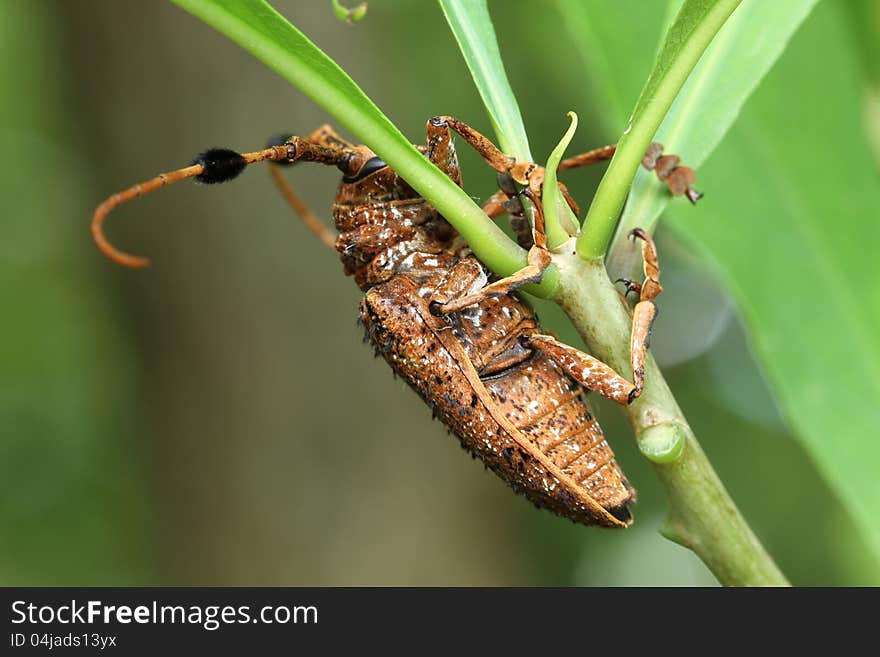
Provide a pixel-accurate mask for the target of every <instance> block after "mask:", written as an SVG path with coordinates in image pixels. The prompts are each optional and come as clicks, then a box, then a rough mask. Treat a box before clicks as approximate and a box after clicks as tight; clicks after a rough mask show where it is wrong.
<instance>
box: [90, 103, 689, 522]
mask: <svg viewBox="0 0 880 657" xmlns="http://www.w3.org/2000/svg"><path fill="white" fill-rule="evenodd" d="M427 133H428V135H427V137H428V138H427V144H426V146H420V147H418V148H419V150H420V151H421V152H422V153H424V155H425V156H427V157H428V158H429V159H430V160H431V162H433V163H434V164H436V165H437V166H438V167H439V168H440V169H441V170H442V171H443V172H444V173H445V174H446V175H448V176H449V177H450V178H451V179H452V180H453V181H454V182H455V183H457V184H458V185H461V172H460V169H459V165H458V160H457V157H456V152H455V146H454V144H453V133H457V134H458V135H459V136H461V137H462V138H463V139H464V140H465V141H466V142H467V143H468V144H470V145H471V146H472V147H474V148H475V149H476V150H477V152H479V154H480V155H481V156H482V157H483V159H484V160H485V161H486V162H487V163H488V164H489V165H490V166H491V167H492V168H493V169H495V171H496V172H497V173H498V182H499V191H498V192H496V193H495V194H494V195H493V196H492V197H491V198H490V199H489V200H488V201H487V202H486V204H485V205H484V209H485V211H486V213H487V214H488V215H490V216H492V217H495V216H498V215H500V214H503V213H505V212H507V213H508V214H509V215H510V216H511V217H512V219H513V220H514V227H515V230H516V232H517V236H518V239H519V241H520V243H523V244H525V245H526V246H527V247H528V248H529V254H528V265H527V266H526V267H525V268H523V269H522V270H520V271H518V272H516V273H514V274H513V275H511V276H508V277H506V278H501V279H497V278H493V277H491V276H490V275H489V274H488V272H487V271H486V268H485V267H484V266H483V265H482V264H481V263H480V262H479V261H478V260H477V259H476V257H475V256H474V255H473V254H472V253H471V252H470V251H469V249H468V248H467V246H466V245H461V244H459V243H457V242H456V232H455V230H454V229H453V228H452V226H451V225H450V224H449V223H448V222H447V221H446V219H444V218H443V217H442V216H441V215H440V214H439V213H438V212H437V210H435V209H434V208H433V207H432V206H431V205H430V204H429V203H428V202H427V201H426V200H425V199H423V198H422V197H420V196H419V195H418V193H416V192H415V191H414V190H413V189H412V188H411V187H410V186H409V185H408V184H407V183H406V181H404V180H402V179H401V178H400V177H399V176H398V175H397V174H396V173H395V172H394V170H392V169H391V167H389V166H388V165H387V164H386V163H385V162H383V161H382V160H381V159H380V158H379V157H378V156H376V154H375V153H373V151H371V150H370V149H369V148H367V147H366V146H356V145H353V144H351V143H349V142H347V141H345V140H344V139H342V138H341V137H340V136H339V135H337V134H336V133H335V132H334V131H333V130H332V129H331V128H330V127H329V126H324V127H322V128H319V129H318V130H317V131H315V132H314V133H313V134H312V135H311V136H309V137H294V136H288V135H283V136H280V137H276V138H274V139H273V140H270V143H269V145H268V146H267V147H266V148H265V149H263V150H260V151H256V152H252V153H245V154H243V155H242V154H239V153H236V152H234V151H231V150H226V149H212V150H209V151H206V152H204V153H202V154H200V155H199V156H198V157H196V159H195V160H194V161H193V163H192V164H191V165H190V166H188V167H185V168H183V169H179V170H177V171H173V172H171V173H163V174H160V175H159V176H157V177H156V178H153V179H151V180H148V181H146V182H143V183H140V184H138V185H134V186H133V187H130V188H129V189H127V190H125V191H122V192H119V193H118V194H114V195H113V196H111V197H110V198H108V199H107V200H106V201H104V202H103V203H102V204H101V205H100V206H98V208H97V209H96V210H95V214H94V217H93V220H92V234H93V236H94V239H95V241H96V243H97V245H98V247H99V248H100V249H101V250H102V251H103V252H104V253H105V254H106V255H107V256H108V257H109V258H111V259H112V260H114V261H115V262H117V263H119V264H122V265H126V266H129V267H144V266H146V265H147V264H148V261H147V260H146V259H144V258H139V257H136V256H132V255H129V254H126V253H123V252H121V251H119V250H117V249H116V248H115V247H113V246H112V245H111V244H110V243H109V242H108V241H107V239H106V238H105V236H104V233H103V222H104V219H105V218H106V217H107V215H108V213H109V212H110V211H111V210H113V209H114V208H115V207H117V206H118V205H120V204H122V203H125V202H126V201H129V200H131V199H133V198H136V197H138V196H141V195H142V194H145V193H148V192H151V191H153V190H155V189H157V188H159V187H162V186H164V185H168V184H171V183H174V182H178V181H180V180H184V179H186V178H195V179H196V180H197V181H199V182H202V183H209V184H210V183H219V182H225V181H227V180H231V179H232V178H235V177H236V176H238V175H239V174H240V173H241V172H242V171H243V170H244V169H245V167H246V166H247V165H249V164H253V163H255V162H261V161H270V162H273V163H275V164H276V165H281V166H286V165H290V164H293V163H295V162H299V161H309V162H319V163H321V164H327V165H334V166H336V167H337V168H338V169H340V170H341V171H342V174H343V178H342V183H341V184H340V186H339V189H338V191H337V194H336V199H335V202H334V204H333V218H334V221H335V224H336V228H337V230H338V236H333V235H332V233H331V232H330V231H329V230H328V229H327V228H326V227H325V226H324V225H323V224H322V223H321V222H320V221H319V220H318V219H317V218H316V217H315V216H314V215H313V214H312V213H311V212H310V211H309V210H308V208H306V207H305V205H304V204H303V203H302V202H301V200H300V199H299V197H298V196H297V194H296V193H295V192H294V190H293V189H292V188H291V187H290V186H289V185H287V183H286V182H285V180H284V178H283V176H282V173H281V170H280V167H272V176H273V179H274V180H275V183H276V184H277V185H278V187H279V189H280V190H281V192H282V193H283V194H284V196H285V197H286V198H287V200H288V201H289V203H290V204H291V205H292V206H293V208H294V209H295V210H296V212H297V213H298V214H299V215H300V216H301V217H302V218H303V220H304V221H305V223H306V225H307V226H308V228H309V229H310V230H311V231H312V232H313V233H315V234H316V235H317V236H318V237H319V238H320V239H321V240H322V241H323V242H324V243H325V244H328V245H330V246H333V247H335V249H336V250H337V251H338V252H339V254H340V256H341V259H342V263H343V265H344V267H345V273H346V274H347V275H352V276H354V279H355V281H356V282H357V284H358V286H359V287H360V288H361V290H363V292H364V293H365V295H364V298H363V300H362V301H361V304H360V320H361V322H362V323H363V325H364V327H365V329H366V335H367V337H368V339H369V340H370V341H371V342H372V343H373V345H374V347H375V349H376V350H377V352H378V353H381V354H382V356H383V357H384V358H385V360H386V361H387V362H388V363H389V365H391V367H392V368H393V369H394V370H395V371H396V372H397V373H398V374H400V375H401V376H402V377H403V378H404V379H405V380H406V381H407V382H408V383H409V385H410V386H412V387H413V388H414V389H415V390H416V392H418V393H419V395H420V396H421V397H422V399H423V400H424V401H425V402H426V403H427V404H428V405H429V406H430V407H431V408H432V410H433V413H434V414H435V415H436V416H437V417H439V418H440V420H441V421H442V422H443V423H444V424H446V426H447V427H449V428H450V429H451V430H452V432H453V433H455V435H456V436H458V438H459V439H460V441H461V444H462V446H463V447H464V448H465V449H466V450H468V451H469V452H471V453H472V454H474V455H475V456H478V457H479V458H480V459H481V460H482V461H483V463H485V464H486V466H487V467H488V468H489V469H490V470H492V471H493V472H494V473H495V474H497V475H498V476H499V477H501V478H502V479H503V480H504V481H505V482H507V483H508V484H509V485H510V486H511V488H513V490H514V491H516V492H519V493H522V494H524V495H525V496H526V497H527V498H528V499H529V500H531V501H532V502H534V503H535V504H536V505H537V506H539V507H544V508H547V509H550V510H551V511H553V512H555V513H557V514H559V515H561V516H564V517H566V518H569V519H571V520H574V521H576V522H580V523H583V524H586V525H601V526H605V527H626V526H628V525H630V524H631V523H632V515H631V513H630V511H629V509H628V505H629V504H631V503H633V502H634V501H635V499H636V492H635V490H634V489H633V488H632V486H631V485H630V484H629V482H628V481H627V479H626V477H625V476H624V474H623V472H622V471H621V470H620V467H619V466H618V465H617V463H616V461H615V460H614V453H613V452H612V451H611V448H610V447H609V446H608V444H607V442H606V441H605V436H604V434H603V433H602V430H601V428H600V427H599V425H598V423H597V422H596V420H595V419H594V418H593V416H592V414H591V413H590V407H589V405H588V404H587V401H586V399H585V398H584V394H585V390H584V389H586V390H592V391H595V392H597V393H599V394H601V395H604V396H605V397H608V398H609V399H612V400H614V401H615V402H617V403H619V404H622V405H625V404H629V403H631V402H632V401H633V400H634V399H635V398H636V397H638V396H639V395H640V394H641V392H642V388H643V384H644V363H645V354H646V351H647V348H648V340H649V337H650V331H651V324H652V322H653V320H654V317H655V315H656V308H655V306H654V298H655V297H656V296H657V295H658V294H659V293H660V291H661V289H662V288H661V286H660V281H659V275H660V270H659V266H658V263H657V252H656V249H655V247H654V242H653V241H652V240H651V238H650V237H649V236H648V235H647V233H645V232H644V231H642V230H641V229H636V230H634V231H633V232H632V236H633V237H634V238H635V239H639V240H642V254H643V257H644V268H645V280H644V283H641V284H639V283H636V282H634V281H628V280H625V281H623V282H624V283H625V284H626V293H627V294H629V293H630V292H635V293H636V294H637V295H638V302H637V303H636V304H635V306H634V308H633V323H632V341H631V344H632V353H631V365H632V371H633V378H632V381H628V380H626V379H625V378H623V377H622V376H620V375H619V374H618V373H616V372H615V371H614V370H613V369H612V368H611V367H609V366H608V365H605V364H604V363H602V362H601V361H599V360H598V359H596V358H594V357H592V356H590V355H589V354H586V353H584V352H583V351H580V350H578V349H575V348H574V347H570V346H568V345H565V344H563V343H561V342H559V341H558V340H556V339H555V338H554V337H553V336H551V335H548V334H547V333H546V332H544V331H543V330H542V329H541V327H540V325H539V324H538V322H537V319H536V318H535V315H534V312H533V311H532V310H531V308H530V307H529V306H527V305H526V304H525V303H524V302H523V301H521V300H520V299H519V298H518V297H517V296H516V295H515V294H514V293H513V292H514V290H516V289H517V288H518V287H520V286H522V285H525V284H527V283H536V282H539V281H540V280H541V276H542V272H543V271H544V269H545V268H546V267H547V265H548V264H549V263H550V253H549V251H548V250H547V243H546V236H545V232H544V220H543V210H542V203H541V192H542V185H543V179H544V170H543V169H542V168H541V167H540V166H538V165H537V164H535V163H533V162H517V161H516V160H515V159H513V158H511V157H508V156H507V155H505V154H504V153H502V152H501V151H500V150H499V149H498V148H497V147H496V146H495V145H494V144H492V142H490V141H489V140H488V139H487V138H486V137H484V136H483V135H481V134H480V133H478V132H477V131H475V130H473V129H472V128H470V127H469V126H467V125H466V124H464V123H462V122H461V121H458V120H457V119H454V118H452V117H448V116H440V117H435V118H433V119H431V120H430V121H428V123H427ZM614 150H615V147H614V146H606V147H604V148H599V149H595V150H593V151H589V152H587V153H584V154H582V155H578V156H576V157H572V158H569V159H567V160H564V161H563V162H562V163H561V165H560V167H559V169H560V170H565V169H571V168H574V167H579V166H583V165H585V164H590V163H592V162H598V161H601V160H607V159H609V158H610V157H611V156H612V155H613V154H614ZM662 151H663V148H662V146H660V145H659V144H652V145H651V147H650V148H649V149H648V152H647V153H646V154H645V158H644V159H643V161H642V164H643V165H644V166H645V167H646V168H648V169H650V170H654V171H656V173H657V176H658V177H659V178H660V179H661V180H663V181H665V182H666V183H667V185H668V186H669V189H670V191H671V192H672V193H673V194H674V195H685V196H687V198H688V199H690V200H691V202H693V203H695V202H696V201H697V200H698V199H699V198H700V196H701V195H700V194H699V193H698V192H696V191H695V190H694V189H692V188H691V186H690V185H691V184H692V183H693V182H694V178H695V174H694V172H693V170H692V169H690V168H688V167H685V166H679V159H678V157H676V156H674V155H665V156H664V155H662ZM560 187H561V189H562V191H563V194H564V196H565V198H566V199H567V201H568V202H569V204H570V205H571V206H572V208H573V209H574V210H575V212H577V206H576V205H575V203H574V201H573V200H572V199H571V197H570V196H569V195H568V193H567V190H565V188H564V186H561V185H560ZM520 195H524V196H526V197H527V198H528V199H529V200H530V201H531V202H532V204H533V206H534V209H535V213H534V214H535V220H534V226H533V228H530V227H528V224H527V222H526V221H525V218H524V212H523V206H522V203H521V202H520Z"/></svg>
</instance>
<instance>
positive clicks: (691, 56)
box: [577, 0, 740, 259]
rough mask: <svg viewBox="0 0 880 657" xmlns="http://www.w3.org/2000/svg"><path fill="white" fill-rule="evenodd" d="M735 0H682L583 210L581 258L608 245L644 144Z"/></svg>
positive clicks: (639, 160)
mask: <svg viewBox="0 0 880 657" xmlns="http://www.w3.org/2000/svg"><path fill="white" fill-rule="evenodd" d="M739 3H740V0H685V2H684V3H683V5H682V7H681V10H680V11H679V12H678V14H677V15H676V17H675V20H674V22H673V23H672V25H671V27H670V28H669V31H668V32H667V33H666V39H665V41H664V44H663V47H662V48H661V50H660V55H659V56H658V57H657V63H656V64H655V66H654V70H653V71H652V72H651V75H650V77H649V78H648V81H647V82H646V83H645V86H644V89H643V90H642V94H641V96H640V97H639V100H638V102H637V103H636V106H635V109H634V110H633V114H632V118H631V120H630V123H629V126H627V129H626V130H625V131H624V133H623V135H622V136H621V137H620V140H619V141H618V144H617V152H616V153H615V155H614V159H613V160H612V161H611V165H610V166H609V167H608V170H607V171H606V173H605V176H604V177H603V178H602V182H601V183H600V184H599V189H598V190H597V191H596V195H595V197H593V202H592V204H591V205H590V209H589V211H588V212H587V217H586V219H585V220H584V229H583V230H582V231H581V236H580V237H579V238H578V245H577V250H578V253H579V254H580V255H581V256H582V257H583V258H586V259H590V258H597V257H600V256H602V255H603V254H604V253H605V251H606V250H607V248H608V243H609V242H610V241H611V235H612V234H613V232H614V228H615V226H616V225H617V219H618V216H619V215H620V211H621V209H622V208H623V203H624V201H625V200H626V196H627V194H628V193H629V189H630V185H631V184H632V180H633V178H634V176H635V174H636V171H637V170H638V167H639V164H640V162H641V160H642V157H643V156H644V154H645V150H647V148H648V145H649V144H650V143H651V140H652V138H653V136H654V134H655V133H656V132H657V129H658V128H659V127H660V123H661V122H662V120H663V118H664V117H665V116H666V113H667V111H668V110H669V108H670V106H671V105H672V102H673V101H674V100H675V97H676V96H677V95H678V92H679V90H680V89H681V88H682V86H683V85H684V83H685V81H686V80H687V78H688V75H690V73H691V71H692V70H693V68H694V66H695V65H696V64H697V61H699V59H700V56H701V55H702V54H703V52H704V51H705V49H706V47H707V46H708V45H709V42H710V41H711V40H712V38H713V37H714V36H715V34H716V33H717V32H718V30H719V29H720V28H721V26H722V25H724V22H725V21H726V20H727V18H728V17H729V16H730V14H731V13H732V12H733V10H734V9H736V8H737V6H738V5H739ZM624 25H625V23H624Z"/></svg>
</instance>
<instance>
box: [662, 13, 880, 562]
mask: <svg viewBox="0 0 880 657" xmlns="http://www.w3.org/2000/svg"><path fill="white" fill-rule="evenodd" d="M820 70H822V71H833V72H834V73H833V75H821V76H819V75H815V71H820ZM859 82H860V80H859V76H858V63H857V58H856V56H855V52H854V49H853V45H852V42H851V39H850V34H849V33H848V32H847V31H846V30H845V29H844V21H843V18H842V16H841V7H840V6H839V5H835V4H832V3H821V4H820V5H818V6H817V8H816V10H815V12H814V16H812V17H811V18H810V19H809V20H808V21H807V22H805V24H804V27H803V30H802V31H801V32H800V33H799V34H798V35H797V36H796V37H795V39H794V40H793V41H792V43H791V46H790V48H789V50H788V51H787V52H786V54H785V55H784V56H783V57H782V58H781V59H780V61H779V64H778V65H777V67H776V68H775V69H774V70H773V71H772V72H771V74H770V75H769V76H768V77H767V80H766V81H765V83H764V84H763V85H761V88H760V89H759V90H758V91H757V92H756V93H755V95H754V97H753V98H752V99H751V100H750V101H749V104H748V105H747V106H746V107H745V109H744V111H743V115H742V117H741V118H740V120H739V121H738V122H737V124H736V126H735V127H734V129H733V131H732V132H731V135H730V136H729V137H728V139H726V140H725V142H724V143H723V144H722V146H721V147H720V148H719V149H718V151H717V153H716V155H715V157H713V158H712V159H711V160H710V161H709V162H708V163H707V164H706V166H705V167H704V172H703V173H704V179H705V180H706V182H709V183H710V184H711V193H712V197H711V201H710V203H707V207H706V210H705V217H704V218H701V219H699V220H695V217H694V216H693V213H689V212H685V210H687V209H688V208H681V207H680V206H676V207H672V206H670V208H669V209H670V211H671V215H672V217H671V218H672V219H673V223H674V226H675V228H676V229H677V230H678V231H680V232H681V233H683V234H685V235H687V236H689V237H690V239H691V240H693V242H694V244H696V245H697V246H698V247H699V249H700V250H701V251H703V252H704V253H705V254H706V255H707V256H708V257H709V258H710V259H711V260H712V261H713V262H714V263H715V264H716V265H717V267H718V268H719V270H720V271H721V272H722V273H723V275H724V278H725V279H726V280H727V282H728V284H729V285H730V287H731V288H732V289H733V291H734V294H735V296H736V298H737V300H738V302H739V304H740V307H741V308H742V310H743V312H744V314H745V317H746V320H747V322H748V325H749V327H750V329H751V337H752V342H753V345H754V347H755V349H756V351H757V355H758V356H759V358H760V359H761V362H762V363H763V364H764V367H765V369H766V371H767V373H768V375H769V377H770V379H771V382H772V383H773V387H774V389H775V391H776V393H777V395H778V398H779V402H780V403H781V406H782V408H783V410H784V413H785V416H786V418H787V420H788V422H789V424H790V425H791V426H792V428H793V429H794V430H795V431H796V432H797V435H798V437H799V438H800V439H801V440H802V441H803V444H804V446H805V447H806V449H807V451H808V452H809V453H810V454H811V456H812V457H813V459H814V461H815V463H816V466H817V468H818V469H819V471H820V472H821V473H822V474H823V475H824V476H825V478H826V479H827V481H828V482H829V483H830V484H831V486H832V488H833V489H834V490H836V491H837V493H838V494H839V496H840V498H841V499H842V500H843V502H844V503H845V505H846V506H847V507H848V509H849V510H850V512H851V513H852V514H853V517H854V518H855V519H856V520H857V521H858V522H859V523H860V524H861V526H862V527H863V529H864V530H865V531H866V534H867V535H868V536H869V537H870V538H872V539H873V544H874V546H875V548H876V549H877V551H878V554H880V476H878V472H880V440H878V428H880V405H878V402H877V400H878V399H880V340H878V339H877V327H878V326H880V295H878V294H877V292H876V290H874V289H873V281H876V280H877V259H876V258H875V257H874V256H873V255H872V254H871V249H872V248H873V245H875V244H880V223H878V221H877V208H878V207H880V175H878V173H877V168H876V167H875V166H874V163H873V160H872V156H871V153H870V151H869V148H868V146H867V142H866V139H865V135H864V132H863V131H862V130H860V129H859V128H860V127H861V123H860V119H861V100H862V98H861V88H860V84H859ZM793 112H794V113H795V115H796V116H797V120H796V121H793V120H792V116H793V114H792V113H793ZM706 200H709V197H708V196H707V197H706ZM703 219H705V220H703Z"/></svg>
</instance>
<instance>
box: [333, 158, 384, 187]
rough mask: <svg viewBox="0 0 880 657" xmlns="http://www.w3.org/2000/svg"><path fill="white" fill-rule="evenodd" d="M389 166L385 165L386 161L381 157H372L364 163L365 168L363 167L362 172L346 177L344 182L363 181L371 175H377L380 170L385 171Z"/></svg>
mask: <svg viewBox="0 0 880 657" xmlns="http://www.w3.org/2000/svg"><path fill="white" fill-rule="evenodd" d="M387 166H388V165H387V164H386V163H385V160H383V159H382V158H381V157H371V158H370V159H369V160H367V161H366V162H364V166H362V167H361V170H360V171H358V172H357V173H356V174H355V175H354V176H351V177H348V176H346V177H345V179H344V182H347V183H353V182H358V181H359V180H363V179H364V178H366V177H367V176H369V175H370V174H373V173H376V172H377V171H379V169H384V168H385V167H387Z"/></svg>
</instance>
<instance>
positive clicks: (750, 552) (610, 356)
mask: <svg viewBox="0 0 880 657" xmlns="http://www.w3.org/2000/svg"><path fill="white" fill-rule="evenodd" d="M554 262H555V263H556V265H557V267H559V271H560V286H559V288H558V290H557V294H556V295H555V296H554V301H556V302H557V303H558V304H559V305H560V306H561V307H562V309H563V310H565V312H566V314H567V315H568V316H569V317H570V318H571V320H572V322H573V323H574V325H575V327H576V328H577V330H578V332H579V333H580V335H581V337H582V338H583V339H584V341H585V342H586V344H587V347H588V348H589V350H590V352H591V353H592V354H594V355H595V356H596V357H598V358H601V359H602V360H603V361H605V362H606V363H608V364H609V365H611V366H612V367H613V368H614V369H615V370H617V371H618V372H621V373H628V372H630V371H631V369H630V364H629V338H630V327H631V323H632V316H631V314H630V312H629V311H628V309H627V308H626V306H625V305H624V304H623V302H622V301H621V298H620V295H619V294H618V292H617V290H615V288H614V285H613V284H612V283H611V281H610V280H609V278H608V275H607V273H606V271H605V267H604V264H603V262H602V259H601V258H597V259H594V260H592V261H585V260H582V259H581V258H579V257H578V256H576V255H556V256H554ZM645 377H646V387H645V390H644V392H643V393H642V395H641V397H639V399H637V400H636V401H635V402H633V403H632V404H631V405H630V406H628V407H627V408H626V409H625V413H626V417H627V419H628V420H629V422H630V424H631V425H632V427H633V431H634V432H635V435H636V437H637V440H638V442H639V447H640V449H641V450H642V452H643V453H644V454H645V455H646V456H647V457H648V458H649V459H650V460H651V461H652V464H653V467H654V469H655V471H656V472H657V476H658V477H659V479H660V481H661V483H662V484H663V486H664V487H665V489H666V491H667V494H668V496H669V505H670V511H669V516H668V519H667V522H666V526H665V527H664V530H663V533H664V535H665V536H666V537H667V538H669V539H670V540H674V541H675V542H677V543H680V544H681V545H684V546H685V547H688V548H690V549H691V550H693V551H694V552H695V553H696V554H697V556H699V557H700V559H702V561H703V562H704V563H705V564H706V565H707V566H708V567H709V569H710V570H711V571H712V572H713V573H714V574H715V576H716V577H717V578H718V580H719V581H720V582H721V583H722V584H724V585H726V586H787V585H788V582H787V580H786V579H785V576H784V575H783V574H782V573H781V572H780V571H779V569H778V567H777V566H776V564H775V563H774V562H773V559H772V558H771V557H770V555H769V554H767V552H766V551H765V550H764V548H763V546H762V545H761V543H760V541H759V540H758V539H757V537H756V536H755V535H754V533H753V532H752V530H751V528H750V527H749V526H748V525H747V524H746V521H745V519H744V518H743V517H742V515H741V514H740V513H739V511H738V509H737V508H736V505H735V504H734V503H733V500H731V499H730V496H729V495H728V493H727V491H726V490H725V489H724V485H723V484H722V483H721V480H720V479H719V478H718V475H716V474H715V471H714V470H713V469H712V466H711V464H710V463H709V461H708V459H707V458H706V455H705V454H704V453H703V450H702V449H701V448H700V445H699V443H698V442H697V439H696V436H695V435H694V433H693V431H692V430H691V428H690V426H689V425H688V423H687V420H686V419H685V417H684V414H683V413H682V412H681V409H680V408H679V407H678V404H677V403H676V401H675V398H674V397H673V395H672V392H671V391H670V390H669V387H668V385H667V384H666V381H665V379H664V378H663V375H662V373H661V372H660V370H659V368H658V367H657V364H656V363H655V362H654V359H653V358H652V357H651V356H650V355H649V356H648V362H647V367H646V372H645ZM660 433H662V434H665V435H664V438H665V439H669V435H670V434H674V435H676V436H680V440H681V441H683V445H681V444H677V442H676V439H672V440H669V444H670V447H669V449H666V450H665V451H664V452H663V453H661V454H658V453H657V450H656V445H657V440H656V438H657V434H660Z"/></svg>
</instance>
